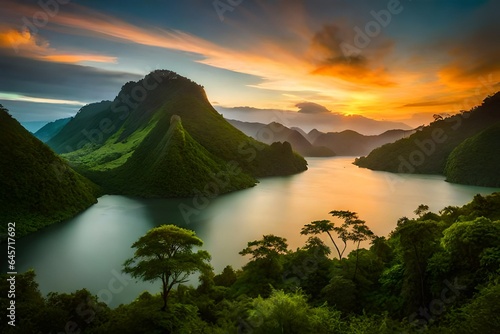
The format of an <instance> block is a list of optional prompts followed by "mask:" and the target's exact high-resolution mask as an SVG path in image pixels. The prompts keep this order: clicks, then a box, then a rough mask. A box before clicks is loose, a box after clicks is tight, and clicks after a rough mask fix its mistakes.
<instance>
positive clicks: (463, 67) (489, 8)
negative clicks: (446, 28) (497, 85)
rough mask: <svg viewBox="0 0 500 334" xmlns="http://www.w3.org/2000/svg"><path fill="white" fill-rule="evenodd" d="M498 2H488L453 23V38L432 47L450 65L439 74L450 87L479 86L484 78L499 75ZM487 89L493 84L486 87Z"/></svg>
mask: <svg viewBox="0 0 500 334" xmlns="http://www.w3.org/2000/svg"><path fill="white" fill-rule="evenodd" d="M499 12H500V2H498V1H490V2H488V3H487V4H485V5H484V6H483V7H481V8H480V9H479V10H477V11H476V12H475V13H473V14H471V18H470V19H469V20H466V21H464V22H457V25H456V27H455V30H454V31H452V33H453V35H449V36H446V37H445V38H443V40H441V41H439V42H438V43H436V44H438V45H436V47H437V48H438V49H440V50H444V51H445V52H446V53H447V54H448V55H449V56H450V57H451V62H450V63H449V64H448V65H447V66H445V67H444V69H443V71H442V72H441V74H442V75H443V77H444V78H445V79H446V80H447V81H448V82H450V83H452V82H457V83H460V82H461V81H464V80H467V81H475V82H477V84H478V85H483V84H484V81H486V80H487V78H488V77H491V75H493V79H498V75H499V72H500V61H499V60H500V43H498V38H499V36H500V24H499V23H498V13H499ZM489 84H490V85H492V84H494V82H491V83H489Z"/></svg>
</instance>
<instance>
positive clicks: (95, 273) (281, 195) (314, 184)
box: [4, 157, 500, 306]
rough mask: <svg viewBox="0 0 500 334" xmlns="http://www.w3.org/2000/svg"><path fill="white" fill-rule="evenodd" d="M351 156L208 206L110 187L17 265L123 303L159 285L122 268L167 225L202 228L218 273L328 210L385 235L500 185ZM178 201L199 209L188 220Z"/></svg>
mask: <svg viewBox="0 0 500 334" xmlns="http://www.w3.org/2000/svg"><path fill="white" fill-rule="evenodd" d="M352 160H353V158H345V157H340V158H310V159H308V161H309V167H310V168H309V170H308V171H307V172H304V173H302V174H298V175H294V176H290V177H277V178H267V179H263V180H261V182H260V184H258V186H256V187H254V188H251V189H246V190H242V191H238V192H235V193H232V194H227V195H224V196H220V197H218V198H214V199H212V200H211V201H210V203H208V205H207V206H206V207H205V208H203V209H201V210H197V209H196V207H195V206H194V204H193V200H192V199H185V200H178V199H175V200H144V199H135V198H129V197H123V196H103V197H101V198H100V199H99V202H98V203H97V204H96V205H94V206H93V207H91V208H89V209H88V210H87V211H85V212H83V213H81V214H80V215H78V216H77V217H75V218H73V219H71V220H69V221H67V222H65V223H61V224H58V225H56V226H51V227H49V228H47V229H45V230H43V231H40V232H38V233H35V234H33V235H30V236H28V237H26V238H23V239H20V240H18V242H17V245H16V246H17V247H16V251H17V270H18V272H23V271H25V270H27V269H29V268H34V269H35V270H36V273H37V277H38V278H37V280H38V282H39V284H40V289H41V291H42V292H43V293H47V292H49V291H58V292H72V291H75V290H77V289H80V288H83V287H86V288H87V289H89V290H90V291H91V292H92V293H94V294H97V295H98V296H99V297H100V298H101V299H102V300H103V301H104V302H106V303H108V305H110V306H117V305H119V304H120V303H126V302H130V301H131V300H133V299H134V298H135V297H137V296H138V295H139V294H140V292H142V291H144V290H149V291H151V292H155V293H156V292H158V291H159V285H158V284H147V283H142V282H137V283H136V282H135V281H134V280H129V279H128V277H125V276H121V275H120V274H119V273H120V270H121V266H122V263H123V262H124V261H125V260H126V259H127V258H129V257H131V256H132V254H133V250H132V249H131V248H130V245H131V244H132V243H133V242H134V241H135V240H137V239H138V238H139V237H140V236H141V235H143V234H144V233H146V232H147V231H148V230H149V229H150V228H152V227H154V226H157V225H160V224H177V225H179V226H181V227H185V228H190V229H193V230H195V231H196V233H197V235H198V236H199V237H201V238H202V239H203V240H204V241H205V244H204V246H203V248H204V249H206V250H208V251H209V252H210V254H212V265H213V266H214V268H215V271H216V273H218V272H220V271H221V270H222V269H223V268H224V267H225V266H226V265H228V264H231V265H233V267H235V268H238V267H240V266H241V265H243V264H244V263H245V262H246V259H245V258H243V257H242V256H240V255H238V252H239V251H240V250H242V249H243V248H245V246H246V243H247V242H248V241H251V240H255V239H259V238H261V237H262V235H263V234H271V233H272V234H276V235H279V236H282V237H285V238H287V239H288V242H289V245H290V247H291V248H292V249H296V248H297V247H300V246H302V245H303V244H304V242H305V241H306V239H307V238H306V237H305V236H301V235H300V229H301V227H302V226H303V225H304V224H307V223H309V222H311V221H313V220H320V219H328V218H329V215H328V212H329V211H331V210H337V209H338V210H351V211H355V212H358V214H359V216H360V218H361V219H364V220H366V221H367V224H368V225H369V226H370V227H371V229H372V230H373V231H374V232H375V233H376V234H377V235H387V234H388V233H389V232H390V231H391V230H392V229H393V228H394V227H395V225H396V221H397V219H398V218H400V217H402V216H409V217H411V216H412V215H413V214H412V212H413V210H414V209H415V208H416V207H417V206H418V205H419V204H427V205H429V207H430V209H431V210H432V211H435V212H437V211H438V210H440V209H442V208H443V207H445V206H447V205H463V204H465V203H467V202H469V201H470V200H471V199H472V197H473V196H474V195H475V194H477V193H481V194H490V193H492V192H494V191H500V189H495V188H483V187H470V186H461V185H455V184H450V183H447V182H444V178H443V177H440V176H421V175H420V176H419V175H401V176H399V175H393V174H390V173H385V172H374V171H370V170H368V169H361V168H358V167H356V166H354V165H352V164H351V162H352ZM180 205H182V207H191V208H192V209H193V211H190V212H189V213H191V214H190V215H189V219H186V218H185V216H186V215H183V214H182V213H181V210H180V209H179V207H180ZM198 208H199V206H198ZM325 242H328V241H327V240H325ZM327 244H328V245H329V243H327ZM4 272H5V271H4Z"/></svg>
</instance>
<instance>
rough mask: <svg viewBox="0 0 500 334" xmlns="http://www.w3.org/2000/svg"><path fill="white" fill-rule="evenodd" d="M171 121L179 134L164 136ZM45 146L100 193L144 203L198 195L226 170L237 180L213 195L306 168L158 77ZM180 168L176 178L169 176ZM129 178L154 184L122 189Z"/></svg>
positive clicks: (189, 87) (285, 149)
mask: <svg viewBox="0 0 500 334" xmlns="http://www.w3.org/2000/svg"><path fill="white" fill-rule="evenodd" d="M172 117H176V118H179V117H180V119H182V129H181V130H179V131H174V130H172V129H170V121H171V119H172ZM175 127H176V126H175ZM172 132H174V133H172ZM179 132H182V136H181V135H178V134H179ZM179 137H182V138H179ZM181 139H182V140H181ZM48 144H49V146H51V147H52V148H53V149H54V150H55V151H56V152H58V153H64V155H63V157H64V158H65V159H67V160H68V161H69V162H70V163H72V164H73V165H75V168H77V169H78V170H79V171H80V172H81V173H82V174H84V175H85V176H87V177H89V178H90V179H91V180H93V181H94V182H96V183H97V184H99V185H101V186H103V188H104V190H105V191H106V192H108V193H118V194H129V195H140V196H146V197H153V196H154V197H171V196H192V195H196V194H197V193H199V192H204V191H203V189H204V188H205V187H207V186H209V185H210V183H211V181H209V180H207V177H208V176H210V175H213V174H215V175H217V174H219V173H221V172H222V173H225V174H228V173H227V172H226V169H227V168H228V167H227V166H228V165H229V167H230V168H231V169H236V171H237V172H236V173H235V174H238V175H232V176H231V177H230V178H231V180H230V181H229V185H227V186H225V187H219V188H224V189H219V190H218V191H217V193H218V194H220V193H224V192H228V191H233V190H237V189H243V188H247V187H250V186H252V185H254V184H255V182H256V180H255V177H263V176H274V175H290V174H294V173H298V172H301V171H304V170H306V169H307V162H306V161H305V160H304V159H303V158H302V157H301V156H300V155H298V154H297V153H295V152H293V150H292V149H291V147H290V144H288V143H276V144H273V145H270V146H269V145H266V144H263V143H260V142H258V141H256V140H254V139H252V138H250V137H248V136H246V135H245V134H243V133H242V132H240V131H239V130H237V129H236V128H234V127H233V126H232V125H231V124H229V123H228V122H227V121H226V120H225V119H224V118H223V117H222V115H220V114H219V113H218V112H217V111H216V110H215V109H214V108H213V107H212V105H211V104H210V102H209V101H208V99H207V96H206V94H205V91H204V90H203V87H201V86H200V85H198V84H196V83H194V82H192V81H191V80H189V79H187V78H184V77H182V76H179V75H177V74H176V73H174V72H171V71H161V70H158V71H154V72H152V73H150V74H149V75H147V76H146V77H145V78H143V79H141V80H139V81H138V82H129V83H127V84H125V85H124V86H123V87H122V89H121V91H120V93H119V94H118V96H117V97H116V98H115V100H114V101H113V102H111V101H103V102H100V103H96V104H92V105H89V106H86V107H84V108H82V109H81V111H80V112H79V113H78V114H77V115H76V116H75V117H74V119H72V120H71V121H70V122H69V123H68V124H67V125H66V126H65V127H64V128H63V129H62V130H61V131H60V132H59V133H58V134H57V135H56V136H54V137H53V138H52V139H51V140H50V141H49V142H48ZM184 154H186V155H187V156H188V157H187V158H186V159H184V157H183V155H184ZM205 164H206V166H205ZM181 167H182V168H183V169H184V170H185V171H184V172H180V171H178V170H176V169H180V168H181ZM148 173H152V174H148ZM179 173H180V174H183V175H177V174H179ZM146 174H148V175H146ZM229 174H230V173H229ZM131 176H133V177H131ZM136 176H139V178H138V179H146V180H147V182H146V183H148V184H149V185H151V183H153V182H152V180H154V179H155V178H157V179H159V180H160V182H158V184H155V185H154V186H151V187H146V186H145V183H144V182H139V181H138V180H136V181H137V182H129V180H133V179H136ZM190 178H192V180H191V179H190ZM221 178H222V179H225V178H227V176H226V175H224V176H222V177H221Z"/></svg>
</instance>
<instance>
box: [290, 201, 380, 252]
mask: <svg viewBox="0 0 500 334" xmlns="http://www.w3.org/2000/svg"><path fill="white" fill-rule="evenodd" d="M330 214H331V215H332V216H333V217H336V218H339V219H342V220H343V221H344V222H343V223H342V224H341V225H340V226H336V225H335V223H333V222H331V221H329V220H316V221H313V222H311V223H310V224H306V225H304V227H303V228H302V230H301V232H300V234H303V235H309V234H321V233H326V234H327V235H328V237H329V238H330V240H331V241H332V243H333V246H334V247H335V249H336V250H337V255H338V257H339V260H342V258H343V256H344V252H345V250H346V248H347V242H348V241H349V240H350V241H353V242H354V243H355V244H356V243H357V247H358V249H359V244H360V243H361V241H364V240H368V239H369V238H372V237H373V236H374V234H373V232H372V231H371V230H370V229H369V228H368V227H367V226H366V224H365V221H364V220H360V219H359V218H358V215H357V213H356V212H351V211H344V210H334V211H330ZM332 231H333V232H335V233H336V234H337V236H338V238H339V239H340V240H342V242H343V244H344V246H343V248H342V250H340V248H339V246H338V245H337V243H336V242H335V240H334V239H333V236H332V234H331V232H332Z"/></svg>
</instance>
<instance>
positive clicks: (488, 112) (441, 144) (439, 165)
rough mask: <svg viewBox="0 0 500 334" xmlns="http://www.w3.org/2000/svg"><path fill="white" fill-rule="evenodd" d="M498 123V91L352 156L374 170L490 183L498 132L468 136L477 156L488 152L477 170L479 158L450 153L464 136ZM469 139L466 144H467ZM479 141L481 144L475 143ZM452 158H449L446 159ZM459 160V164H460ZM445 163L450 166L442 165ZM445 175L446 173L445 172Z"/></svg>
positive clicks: (495, 168)
mask: <svg viewBox="0 0 500 334" xmlns="http://www.w3.org/2000/svg"><path fill="white" fill-rule="evenodd" d="M499 123H500V92H497V93H496V94H494V95H492V96H489V97H487V98H486V99H484V101H483V103H482V104H481V105H480V106H477V107H474V108H472V109H471V110H470V111H464V112H462V113H460V114H458V115H454V116H450V117H447V118H444V119H442V117H440V118H437V120H436V121H435V122H433V123H431V124H430V125H429V126H425V127H423V128H422V129H421V130H420V131H417V132H416V133H414V134H413V135H411V136H410V137H408V138H404V139H401V140H398V141H397V142H395V143H392V144H386V145H384V146H381V147H379V148H377V149H375V150H373V151H372V152H371V153H370V154H369V155H368V156H366V157H361V158H359V159H356V161H355V164H356V165H358V166H360V167H366V168H370V169H374V170H384V171H388V172H395V173H423V174H445V171H447V172H450V173H451V174H450V180H451V181H453V182H458V183H466V184H475V185H490V186H493V185H494V180H495V179H497V177H498V175H497V174H498V172H497V171H498V170H499V168H500V165H499V164H498V159H497V156H498V154H497V152H498V147H499V146H498V140H499V139H498V135H499V132H498V131H496V132H489V135H488V136H486V135H483V136H481V139H480V140H479V139H471V140H472V141H473V142H474V144H475V145H474V146H476V147H475V149H476V150H478V151H479V152H478V154H477V157H478V158H481V159H486V155H487V154H489V153H491V156H490V158H492V159H493V160H491V159H488V164H487V165H488V166H489V167H488V168H485V169H482V170H481V172H484V173H487V174H486V175H485V174H481V173H480V172H479V171H476V170H474V166H477V164H478V163H479V161H474V159H473V158H472V157H471V158H469V157H468V156H464V157H463V158H460V160H457V159H458V157H457V155H460V156H463V154H461V153H460V152H461V151H463V149H464V147H462V149H459V151H457V152H455V154H454V155H453V156H450V155H451V153H452V152H453V151H454V150H455V149H456V148H457V147H458V146H459V145H460V144H462V143H463V142H464V141H465V140H466V139H468V138H472V137H474V136H476V135H478V134H480V133H481V132H482V131H484V130H486V129H487V128H489V127H490V126H492V125H494V124H499ZM471 144H472V142H469V143H468V144H467V145H468V146H469V145H471ZM477 145H481V147H477ZM449 157H450V158H452V160H451V161H448V159H449ZM462 162H463V164H462ZM447 163H448V164H449V166H450V168H449V169H446V165H447ZM459 163H460V164H461V165H460V166H459V168H460V169H463V170H464V171H467V172H465V173H463V172H459V173H457V172H456V167H457V164H459ZM470 170H473V171H474V172H473V173H472V174H474V175H480V174H481V178H480V179H475V177H474V176H473V175H471V173H470V172H469V171H470ZM445 175H447V174H445Z"/></svg>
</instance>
